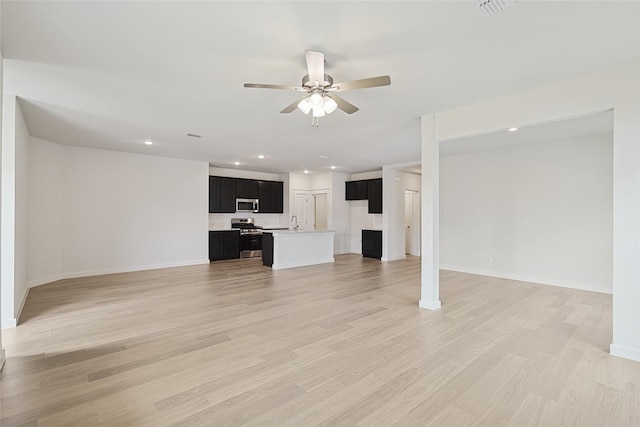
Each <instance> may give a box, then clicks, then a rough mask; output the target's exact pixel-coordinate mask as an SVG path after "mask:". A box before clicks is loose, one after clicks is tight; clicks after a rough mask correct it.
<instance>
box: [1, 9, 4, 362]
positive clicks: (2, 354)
mask: <svg viewBox="0 0 640 427" xmlns="http://www.w3.org/2000/svg"><path fill="white" fill-rule="evenodd" d="M1 11H2V4H0V18H1V15H2V12H1ZM0 22H2V19H0ZM1 41H2V31H0V46H2V42H1ZM3 63H4V61H3V56H2V51H1V50H0V99H3V98H4V90H3V85H2V82H3V77H2V72H3ZM1 153H2V102H0V159H1V158H2V154H1ZM1 194H2V162H1V161H0V218H1V215H2V197H1ZM0 221H1V220H0ZM0 232H1V226H0ZM1 238H2V235H1V234H0V239H1ZM1 259H2V245H1V244H0V262H1ZM1 280H2V277H1V275H0V329H2V324H1V323H2V285H1ZM4 360H5V353H4V347H3V346H2V331H0V369H2V366H3V365H4Z"/></svg>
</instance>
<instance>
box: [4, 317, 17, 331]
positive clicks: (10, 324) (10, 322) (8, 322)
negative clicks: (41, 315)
mask: <svg viewBox="0 0 640 427" xmlns="http://www.w3.org/2000/svg"><path fill="white" fill-rule="evenodd" d="M0 323H1V324H0V329H10V328H15V327H16V326H18V322H17V320H16V319H15V318H12V317H5V318H3V319H2V321H1V322H0Z"/></svg>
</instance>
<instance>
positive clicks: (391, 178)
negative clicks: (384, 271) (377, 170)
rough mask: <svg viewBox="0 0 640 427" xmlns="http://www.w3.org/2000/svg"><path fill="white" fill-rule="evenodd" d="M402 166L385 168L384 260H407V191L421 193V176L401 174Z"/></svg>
mask: <svg viewBox="0 0 640 427" xmlns="http://www.w3.org/2000/svg"><path fill="white" fill-rule="evenodd" d="M400 168H402V165H390V166H383V168H382V175H383V176H382V184H383V185H382V189H383V193H384V197H383V199H382V202H383V205H384V207H383V212H384V213H383V221H382V223H383V234H382V242H383V243H382V260H383V261H393V260H398V259H404V258H406V253H405V223H404V222H405V221H404V219H405V216H404V205H405V199H404V192H405V190H412V191H420V184H421V182H420V181H421V179H420V176H419V175H415V174H410V173H406V172H401V171H400V170H399V169H400Z"/></svg>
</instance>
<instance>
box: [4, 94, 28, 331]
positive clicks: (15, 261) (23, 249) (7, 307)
mask: <svg viewBox="0 0 640 427" xmlns="http://www.w3.org/2000/svg"><path fill="white" fill-rule="evenodd" d="M3 124H4V125H3V128H2V213H1V214H2V216H1V219H0V236H1V240H2V241H1V254H0V264H1V265H0V269H1V280H2V285H1V287H2V290H1V293H2V328H10V327H15V326H16V325H17V321H18V317H19V316H20V311H21V310H22V307H23V306H24V302H25V300H26V298H27V292H28V286H27V242H26V241H27V229H28V228H27V216H28V201H27V182H28V181H27V180H28V175H27V164H28V159H27V156H28V143H29V132H28V131H27V126H26V124H25V122H24V118H23V116H22V112H21V111H20V105H19V104H18V100H17V98H16V96H15V95H13V94H4V95H3Z"/></svg>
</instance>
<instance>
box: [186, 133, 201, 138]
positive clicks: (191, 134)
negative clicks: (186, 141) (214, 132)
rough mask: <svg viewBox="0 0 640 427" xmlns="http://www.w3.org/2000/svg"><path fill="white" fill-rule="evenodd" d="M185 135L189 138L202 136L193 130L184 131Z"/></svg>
mask: <svg viewBox="0 0 640 427" xmlns="http://www.w3.org/2000/svg"><path fill="white" fill-rule="evenodd" d="M185 135H186V136H190V137H191V138H202V135H200V134H199V133H194V132H187V133H185Z"/></svg>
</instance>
